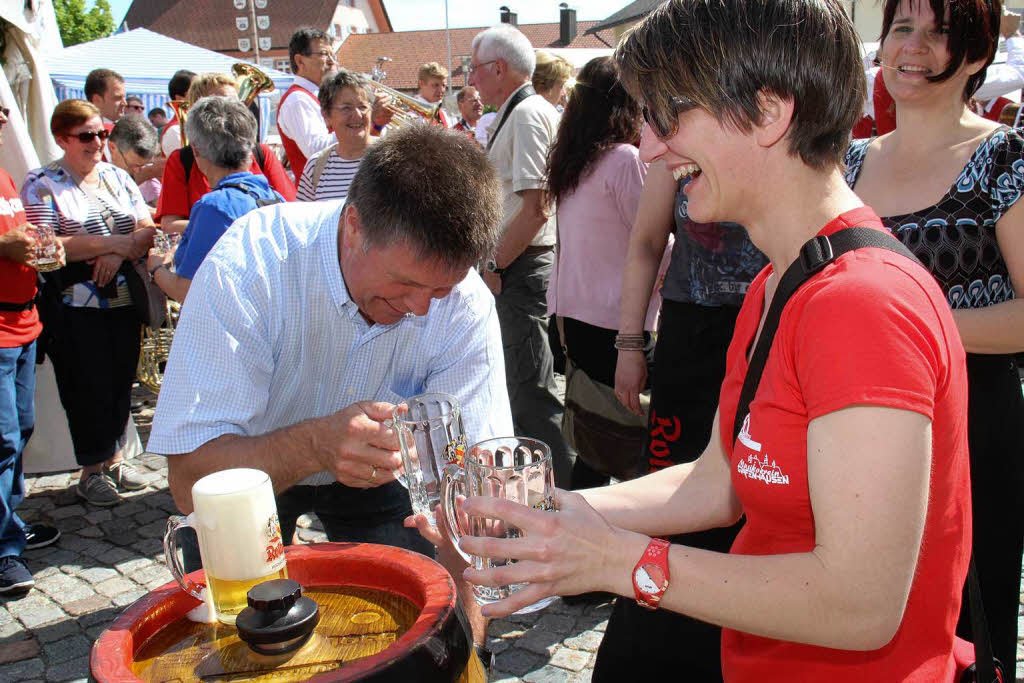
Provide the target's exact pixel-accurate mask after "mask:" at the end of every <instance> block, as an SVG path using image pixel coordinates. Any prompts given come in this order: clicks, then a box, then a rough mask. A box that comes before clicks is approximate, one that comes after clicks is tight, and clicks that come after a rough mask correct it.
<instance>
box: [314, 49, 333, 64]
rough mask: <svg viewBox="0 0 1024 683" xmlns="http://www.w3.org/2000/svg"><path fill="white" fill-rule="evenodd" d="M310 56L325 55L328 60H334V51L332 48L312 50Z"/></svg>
mask: <svg viewBox="0 0 1024 683" xmlns="http://www.w3.org/2000/svg"><path fill="white" fill-rule="evenodd" d="M309 56H310V57H325V58H326V59H327V60H328V61H331V62H333V61H334V53H333V52H331V51H330V50H320V52H310V53H309Z"/></svg>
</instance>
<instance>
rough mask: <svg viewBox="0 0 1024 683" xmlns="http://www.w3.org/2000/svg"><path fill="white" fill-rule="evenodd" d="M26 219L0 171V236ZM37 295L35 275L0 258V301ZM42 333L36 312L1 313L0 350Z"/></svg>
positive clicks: (9, 180)
mask: <svg viewBox="0 0 1024 683" xmlns="http://www.w3.org/2000/svg"><path fill="white" fill-rule="evenodd" d="M27 221H28V219H27V218H26V217H25V209H24V208H22V205H21V199H20V198H19V197H18V188H16V187H15V186H14V180H13V179H12V178H11V176H10V175H8V173H7V171H5V170H3V169H0V235H3V234H5V233H7V232H10V231H11V230H14V229H15V228H17V227H20V226H22V225H24V224H25V223H26V222H27ZM35 295H36V271H35V270H34V269H32V268H29V267H28V266H26V265H24V264H22V263H16V262H14V261H8V260H7V259H5V258H0V301H3V302H5V303H10V304H20V303H24V302H26V301H29V300H31V299H32V297H34V296H35ZM42 331H43V325H42V323H40V322H39V312H38V311H37V310H36V308H35V307H34V306H33V307H32V308H31V309H29V310H27V311H0V348H4V349H9V348H13V347H15V346H21V345H22V344H28V343H29V342H30V341H32V340H33V339H35V338H36V337H38V336H39V333H40V332H42Z"/></svg>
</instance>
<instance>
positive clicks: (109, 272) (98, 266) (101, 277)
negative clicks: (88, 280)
mask: <svg viewBox="0 0 1024 683" xmlns="http://www.w3.org/2000/svg"><path fill="white" fill-rule="evenodd" d="M122 261H124V259H123V258H121V257H120V256H119V255H117V254H103V256H97V257H96V261H95V262H94V263H93V265H92V279H93V281H94V282H95V283H96V284H97V285H99V286H100V287H104V286H106V285H107V284H108V283H109V282H110V281H111V280H113V279H114V276H115V275H117V271H118V270H119V269H120V268H121V262H122Z"/></svg>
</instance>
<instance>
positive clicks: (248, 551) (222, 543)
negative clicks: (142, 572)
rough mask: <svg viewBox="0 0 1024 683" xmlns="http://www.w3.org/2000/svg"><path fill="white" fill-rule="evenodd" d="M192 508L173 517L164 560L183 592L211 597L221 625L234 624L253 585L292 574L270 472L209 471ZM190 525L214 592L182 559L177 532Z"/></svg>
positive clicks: (208, 600)
mask: <svg viewBox="0 0 1024 683" xmlns="http://www.w3.org/2000/svg"><path fill="white" fill-rule="evenodd" d="M192 507H193V512H192V514H190V515H188V516H187V517H182V516H178V515H175V516H172V517H171V518H170V519H168V520H167V532H166V533H165V534H164V559H165V560H166V562H167V566H168V568H169V569H170V570H171V574H172V575H173V576H174V579H175V581H177V582H178V585H179V586H181V589H182V590H183V591H185V592H186V593H188V594H189V595H191V596H192V597H194V598H196V599H198V600H206V603H207V604H208V605H211V606H212V608H213V610H214V611H215V612H216V617H217V620H218V621H220V622H221V623H224V624H234V623H235V617H236V616H238V613H239V612H241V611H242V610H243V609H245V607H246V605H247V602H246V593H248V592H249V589H250V588H252V587H253V586H255V585H256V584H258V583H262V582H263V581H269V580H270V579H286V578H288V570H287V567H286V566H285V559H284V543H283V542H282V540H281V525H280V522H278V519H277V503H276V502H275V500H274V488H273V486H272V485H271V483H270V475H268V474H267V473H266V472H263V471H262V470H255V469H247V468H240V469H231V470H222V471H220V472H214V473H213V474H208V475H206V476H205V477H203V478H202V479H200V480H199V481H197V482H196V483H195V484H193V485H192ZM185 526H189V527H192V528H193V529H195V531H196V535H197V536H198V537H199V554H200V555H201V556H202V560H203V569H204V571H205V573H206V589H207V593H208V594H209V595H208V596H204V595H203V594H202V592H201V589H202V588H203V586H202V585H200V584H196V583H194V582H192V581H191V580H189V578H188V577H187V576H185V573H184V570H183V569H182V566H181V562H180V561H179V559H178V553H177V541H176V534H177V531H178V529H180V528H181V527H185Z"/></svg>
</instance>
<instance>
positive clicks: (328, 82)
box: [317, 69, 373, 114]
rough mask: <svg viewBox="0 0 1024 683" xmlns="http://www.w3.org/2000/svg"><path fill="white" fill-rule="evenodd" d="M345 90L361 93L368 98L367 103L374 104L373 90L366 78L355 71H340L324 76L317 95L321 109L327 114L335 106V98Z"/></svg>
mask: <svg viewBox="0 0 1024 683" xmlns="http://www.w3.org/2000/svg"><path fill="white" fill-rule="evenodd" d="M345 88H352V89H353V90H354V91H356V93H360V92H361V93H362V94H363V95H365V96H366V101H367V102H370V103H372V102H373V88H371V87H370V82H369V81H368V80H367V79H366V78H365V77H364V76H362V75H360V74H357V73H356V72H355V71H348V70H346V69H338V70H337V71H336V72H335V73H333V74H327V75H326V76H324V80H323V83H321V84H320V90H319V92H318V93H317V98H318V99H319V100H320V109H321V110H322V111H323V112H324V113H325V114H326V113H327V110H328V109H330V108H331V105H333V104H334V98H336V97H337V96H338V93H340V92H341V91H342V90H344V89H345Z"/></svg>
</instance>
